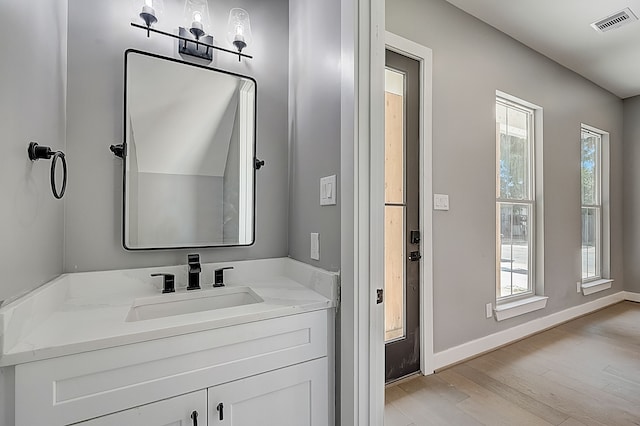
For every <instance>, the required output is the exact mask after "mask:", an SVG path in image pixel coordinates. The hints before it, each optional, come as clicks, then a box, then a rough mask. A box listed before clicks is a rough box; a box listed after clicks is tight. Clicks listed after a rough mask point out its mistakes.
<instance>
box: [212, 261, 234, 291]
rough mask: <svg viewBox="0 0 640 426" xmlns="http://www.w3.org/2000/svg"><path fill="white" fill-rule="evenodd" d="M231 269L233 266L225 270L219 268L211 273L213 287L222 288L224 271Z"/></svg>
mask: <svg viewBox="0 0 640 426" xmlns="http://www.w3.org/2000/svg"><path fill="white" fill-rule="evenodd" d="M225 269H233V266H227V267H226V268H220V269H216V270H215V271H213V286H214V287H224V270H225Z"/></svg>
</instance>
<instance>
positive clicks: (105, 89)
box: [20, 0, 289, 272]
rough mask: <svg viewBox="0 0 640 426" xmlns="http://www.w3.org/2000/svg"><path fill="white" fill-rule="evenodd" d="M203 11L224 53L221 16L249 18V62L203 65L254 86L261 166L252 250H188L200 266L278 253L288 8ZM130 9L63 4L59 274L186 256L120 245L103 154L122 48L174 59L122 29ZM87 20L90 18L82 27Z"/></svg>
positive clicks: (111, 162)
mask: <svg viewBox="0 0 640 426" xmlns="http://www.w3.org/2000/svg"><path fill="white" fill-rule="evenodd" d="M209 6H210V11H211V14H212V19H213V21H214V30H213V32H214V36H216V39H217V40H218V43H220V45H222V46H227V41H226V23H227V18H228V13H229V10H230V9H231V8H232V7H243V8H245V9H246V10H247V11H248V12H249V13H250V15H251V24H252V30H253V36H254V42H253V45H252V46H249V47H248V48H247V49H246V53H248V54H253V55H255V58H254V59H252V60H248V61H242V62H241V63H238V59H237V57H234V56H232V55H218V56H217V57H216V59H214V63H213V66H216V67H218V68H222V69H225V70H229V71H234V72H237V73H240V74H245V75H249V76H252V77H254V78H255V79H256V80H257V81H258V96H257V99H258V149H257V154H258V157H260V158H262V159H264V160H265V161H266V166H265V167H264V168H263V169H261V170H260V171H258V174H257V185H256V191H257V220H256V227H257V230H256V243H255V245H253V246H251V247H244V248H224V249H223V248H221V249H198V250H197V251H198V252H199V253H201V255H202V260H203V261H204V262H212V261H228V260H235V259H255V258H269V257H280V256H286V255H287V253H288V250H287V238H288V237H287V233H288V226H287V223H288V221H287V213H288V194H287V192H288V191H287V178H288V174H287V169H288V158H287V150H288V146H287V86H288V83H287V81H288V51H287V48H286V46H287V45H288V28H289V23H288V3H287V1H286V0H270V1H268V2H264V1H259V0H244V1H242V0H241V1H236V0H234V1H231V0H222V1H216V2H213V1H211V2H210V5H209ZM183 7H184V2H182V1H179V0H166V1H165V11H164V15H163V16H162V17H161V21H160V22H159V26H158V28H160V29H164V30H167V31H174V29H175V28H176V27H177V26H178V25H179V24H182V8H183ZM130 11H131V2H130V1H129V0H114V1H108V2H105V1H97V0H71V1H70V2H69V43H68V79H69V87H68V92H67V93H68V99H67V101H68V109H67V117H68V126H67V150H68V157H69V170H70V181H69V184H68V196H67V200H66V233H65V240H66V244H65V245H66V249H65V262H64V270H65V271H67V272H74V271H90V270H105V269H120V268H132V267H144V266H153V265H169V264H183V263H185V262H186V254H187V252H188V251H186V250H182V251H179V250H171V251H160V252H157V251H156V252H142V253H139V252H133V253H132V252H126V251H125V250H124V249H123V248H122V243H121V241H120V238H121V237H120V235H121V228H120V227H121V215H122V213H121V209H122V201H121V198H122V183H121V180H122V177H121V176H122V162H121V160H120V159H117V158H115V157H114V156H113V155H112V154H111V153H110V152H109V145H110V144H113V143H119V142H121V141H122V135H123V123H122V108H123V72H124V71H123V69H124V68H123V60H124V51H125V50H126V49H127V48H137V49H140V50H145V51H149V52H153V53H158V54H162V55H165V56H173V57H179V55H178V54H177V52H176V51H175V50H174V49H176V43H175V41H172V40H170V39H168V38H167V37H162V36H158V35H153V34H152V35H151V37H150V38H147V37H146V34H145V33H144V32H143V31H142V30H139V29H135V28H132V27H131V26H130V25H129V23H130V22H131V20H132V19H133V13H131V12H130ZM87 16H100V19H97V20H89V19H86V17H87ZM45 38H46V37H43V39H45ZM20 149H22V148H20ZM25 241H35V238H32V239H25ZM189 251H191V250H189Z"/></svg>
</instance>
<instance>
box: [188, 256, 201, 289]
mask: <svg viewBox="0 0 640 426" xmlns="http://www.w3.org/2000/svg"><path fill="white" fill-rule="evenodd" d="M187 263H188V264H189V285H188V286H187V290H199V289H200V272H201V271H202V267H201V266H200V255H199V254H197V253H194V254H188V255H187Z"/></svg>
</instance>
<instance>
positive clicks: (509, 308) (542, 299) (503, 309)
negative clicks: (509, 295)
mask: <svg viewBox="0 0 640 426" xmlns="http://www.w3.org/2000/svg"><path fill="white" fill-rule="evenodd" d="M548 299H549V298H548V297H546V296H531V297H528V298H526V299H521V300H517V301H515V302H508V303H503V304H501V305H498V306H496V309H495V311H494V312H495V316H496V320H497V321H502V320H506V319H509V318H513V317H517V316H519V315H524V314H528V313H529V312H533V311H537V310H538V309H544V308H545V307H546V306H547V300H548Z"/></svg>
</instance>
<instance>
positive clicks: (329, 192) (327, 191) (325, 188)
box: [320, 175, 336, 206]
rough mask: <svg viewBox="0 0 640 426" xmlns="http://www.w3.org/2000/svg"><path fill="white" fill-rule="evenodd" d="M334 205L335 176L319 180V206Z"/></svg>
mask: <svg viewBox="0 0 640 426" xmlns="http://www.w3.org/2000/svg"><path fill="white" fill-rule="evenodd" d="M335 204H336V175H331V176H327V177H323V178H321V179H320V205H321V206H331V205H335Z"/></svg>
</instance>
